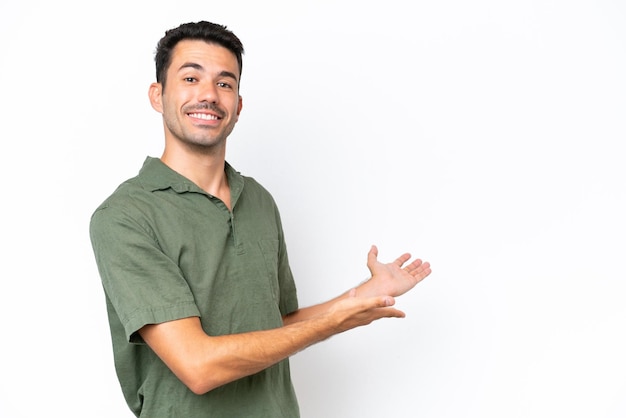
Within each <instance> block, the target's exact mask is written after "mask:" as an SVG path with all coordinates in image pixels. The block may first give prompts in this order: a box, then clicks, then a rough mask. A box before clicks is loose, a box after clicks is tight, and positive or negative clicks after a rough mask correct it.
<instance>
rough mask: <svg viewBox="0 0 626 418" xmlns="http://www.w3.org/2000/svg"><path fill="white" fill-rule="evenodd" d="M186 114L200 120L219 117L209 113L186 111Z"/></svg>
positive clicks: (217, 118)
mask: <svg viewBox="0 0 626 418" xmlns="http://www.w3.org/2000/svg"><path fill="white" fill-rule="evenodd" d="M188 116H190V117H192V118H196V119H202V120H219V119H220V118H219V117H218V116H215V115H210V114H208V113H188Z"/></svg>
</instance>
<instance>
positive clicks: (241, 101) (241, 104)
mask: <svg viewBox="0 0 626 418" xmlns="http://www.w3.org/2000/svg"><path fill="white" fill-rule="evenodd" d="M242 108H243V97H241V96H239V104H238V105H237V119H239V115H240V114H241V109H242Z"/></svg>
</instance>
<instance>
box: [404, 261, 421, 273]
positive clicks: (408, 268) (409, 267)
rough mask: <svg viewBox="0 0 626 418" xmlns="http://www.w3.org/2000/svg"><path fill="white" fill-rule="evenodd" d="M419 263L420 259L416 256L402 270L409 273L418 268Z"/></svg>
mask: <svg viewBox="0 0 626 418" xmlns="http://www.w3.org/2000/svg"><path fill="white" fill-rule="evenodd" d="M421 265H422V260H420V259H419V258H418V259H416V260H414V261H413V262H412V263H411V264H409V265H407V266H406V267H404V270H406V272H407V273H411V272H413V271H415V270H416V269H418V268H419V267H420V266H421Z"/></svg>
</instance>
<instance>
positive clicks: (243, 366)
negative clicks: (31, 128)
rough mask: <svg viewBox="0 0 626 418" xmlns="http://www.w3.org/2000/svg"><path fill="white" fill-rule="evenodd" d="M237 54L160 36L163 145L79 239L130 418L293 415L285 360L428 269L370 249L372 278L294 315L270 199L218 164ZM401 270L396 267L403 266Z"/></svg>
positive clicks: (367, 314)
mask: <svg viewBox="0 0 626 418" xmlns="http://www.w3.org/2000/svg"><path fill="white" fill-rule="evenodd" d="M242 54H243V46H242V44H241V42H240V41H239V39H238V38H237V37H236V36H235V35H234V34H233V33H232V32H231V31H229V30H228V29H227V28H226V27H225V26H222V25H217V24H214V23H210V22H197V23H189V24H184V25H181V26H179V27H177V28H175V29H172V30H170V31H167V32H166V34H165V36H164V37H163V38H162V39H161V40H160V42H159V44H158V47H157V52H156V57H155V62H156V76H157V81H156V82H155V83H153V84H152V85H151V86H150V89H149V98H150V103H151V104H152V106H153V108H154V109H155V110H156V111H157V112H159V113H161V114H162V115H163V127H164V131H165V148H164V151H163V154H162V156H161V158H160V159H157V158H150V157H148V158H147V159H146V161H145V163H144V165H143V167H142V168H141V170H140V172H139V174H138V175H137V176H136V177H135V178H132V179H130V180H128V181H126V182H124V183H123V184H121V185H120V186H119V188H118V189H117V190H116V191H115V192H114V193H113V194H112V195H111V196H110V197H109V198H107V199H106V200H105V201H104V202H103V203H102V204H101V205H100V206H99V207H98V208H97V209H96V211H95V212H94V214H93V216H92V219H91V224H90V236H91V240H92V245H93V249H94V253H95V257H96V261H97V264H98V268H99V272H100V275H101V279H102V283H103V287H104V291H105V295H106V304H107V310H108V315H109V323H110V328H111V336H112V341H113V349H114V358H115V366H116V371H117V375H118V377H119V380H120V383H121V387H122V390H123V392H124V396H125V398H126V401H127V402H128V405H129V407H130V409H131V410H132V411H133V412H134V413H135V415H136V416H141V417H150V418H160V417H185V418H194V417H271V418H279V417H285V418H294V417H298V416H299V412H298V404H297V400H296V396H295V394H294V390H293V387H292V384H291V380H290V374H289V363H288V358H289V356H291V355H293V354H295V353H297V352H298V351H300V350H302V349H304V348H306V347H308V346H310V345H312V344H315V343H317V342H320V341H322V340H325V339H327V338H329V337H331V336H333V335H335V334H338V333H341V332H343V331H346V330H349V329H352V328H355V327H359V326H363V325H367V324H369V323H371V322H372V321H375V320H377V319H380V318H390V317H403V316H404V314H403V313H402V312H401V311H399V310H397V309H395V308H393V307H392V305H393V304H394V297H396V296H399V295H402V294H403V293H405V292H407V291H408V290H410V289H412V288H413V287H414V286H415V285H416V284H417V283H418V282H419V281H421V280H422V279H424V278H425V277H426V276H428V275H429V274H430V266H429V264H428V263H422V262H421V261H420V260H414V261H412V262H410V263H408V264H407V262H408V261H409V259H410V255H409V254H404V255H402V256H400V257H399V258H398V259H396V260H395V261H394V262H392V263H389V264H383V263H380V262H378V260H377V249H376V247H372V249H371V250H370V252H369V254H368V263H367V265H368V268H369V269H370V272H371V274H372V277H371V278H370V279H369V280H368V281H366V282H364V283H362V284H360V285H359V286H357V287H355V288H354V289H351V290H349V291H347V292H346V293H345V294H343V295H340V296H338V297H336V298H334V299H332V300H330V301H328V302H326V303H322V304H319V305H316V306H312V307H308V308H298V302H297V298H296V289H295V285H294V280H293V277H292V274H291V270H290V268H289V262H288V258H287V250H286V248H285V241H284V238H283V231H282V227H281V222H280V217H279V213H278V210H277V208H276V205H275V203H274V200H273V199H272V197H271V195H270V194H269V193H268V192H267V191H266V190H265V189H264V188H263V187H262V186H261V185H259V184H258V183H257V182H256V181H254V180H253V179H252V178H250V177H245V176H242V175H241V174H239V173H238V172H237V171H235V170H234V169H233V168H232V167H231V166H230V165H229V164H228V163H227V162H226V160H225V155H226V139H227V137H228V135H229V134H230V133H231V131H232V130H233V127H234V126H235V124H236V123H237V119H238V118H239V114H240V112H241V108H242V98H241V96H240V95H239V80H240V77H241V69H242V59H241V57H242ZM405 264H406V265H405Z"/></svg>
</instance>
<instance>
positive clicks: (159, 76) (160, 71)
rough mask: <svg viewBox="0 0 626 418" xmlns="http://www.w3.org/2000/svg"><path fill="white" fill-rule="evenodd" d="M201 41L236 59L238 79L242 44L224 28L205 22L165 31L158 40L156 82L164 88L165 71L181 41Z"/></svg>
mask: <svg viewBox="0 0 626 418" xmlns="http://www.w3.org/2000/svg"><path fill="white" fill-rule="evenodd" d="M186 39H192V40H201V41H205V42H207V43H209V44H217V45H220V46H223V47H224V48H226V49H228V50H229V51H230V52H232V53H233V54H234V55H235V57H237V63H238V64H239V77H240V78H241V70H242V68H243V61H242V56H243V52H244V51H243V44H242V43H241V41H240V40H239V38H238V37H237V36H236V35H235V34H234V33H233V32H232V31H231V30H229V29H228V28H227V27H226V26H224V25H220V24H217V23H211V22H206V21H200V22H190V23H183V24H182V25H180V26H178V27H176V28H174V29H170V30H167V31H166V32H165V36H163V38H161V39H160V40H159V43H158V44H157V48H156V53H155V55H154V63H155V64H156V80H157V83H161V84H162V86H163V87H165V79H166V75H167V69H168V67H169V66H170V64H171V62H172V51H173V50H174V47H175V46H176V45H177V44H178V43H179V42H180V41H183V40H186Z"/></svg>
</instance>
